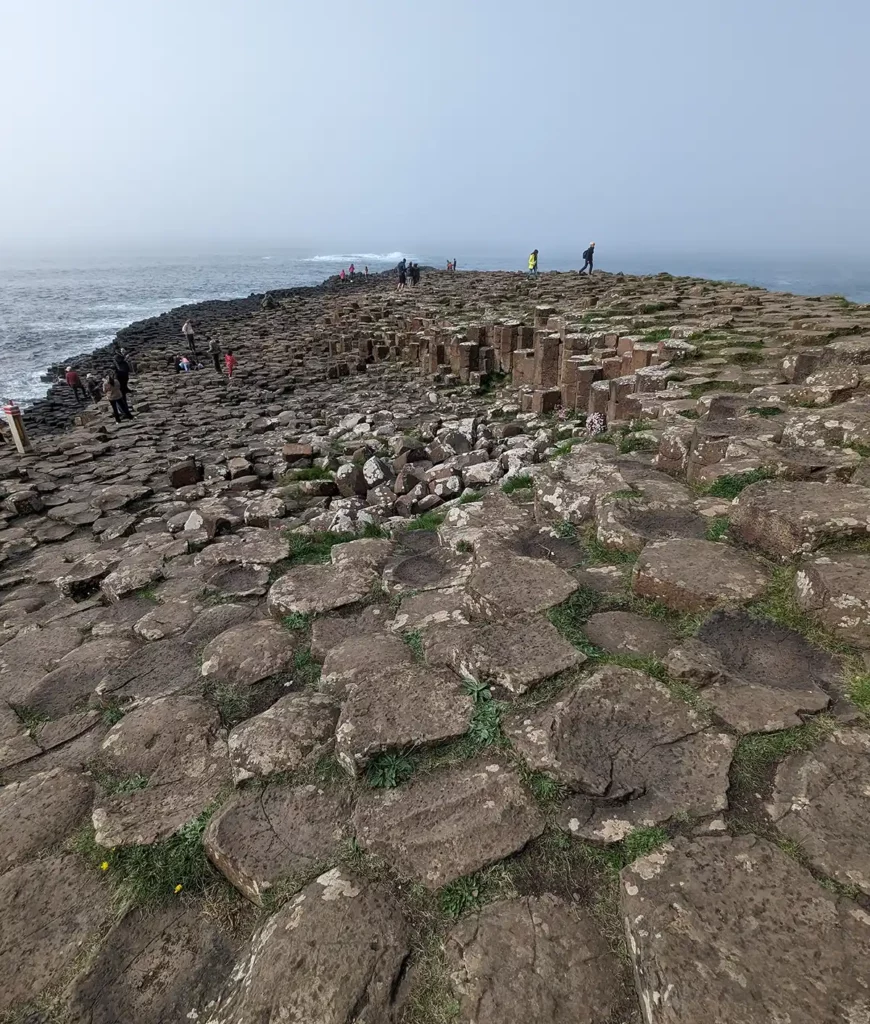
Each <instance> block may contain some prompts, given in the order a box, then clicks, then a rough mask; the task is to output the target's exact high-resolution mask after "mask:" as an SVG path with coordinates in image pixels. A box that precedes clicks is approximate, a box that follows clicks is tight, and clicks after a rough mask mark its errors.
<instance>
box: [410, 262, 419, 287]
mask: <svg viewBox="0 0 870 1024" xmlns="http://www.w3.org/2000/svg"><path fill="white" fill-rule="evenodd" d="M419 283H420V264H419V263H412V264H411V284H412V285H414V287H415V288H416V287H417V285H418V284H419Z"/></svg>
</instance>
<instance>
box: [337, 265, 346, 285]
mask: <svg viewBox="0 0 870 1024" xmlns="http://www.w3.org/2000/svg"><path fill="white" fill-rule="evenodd" d="M344 278H345V273H344V267H342V268H341V273H340V274H339V275H338V279H339V281H341V283H342V284H344Z"/></svg>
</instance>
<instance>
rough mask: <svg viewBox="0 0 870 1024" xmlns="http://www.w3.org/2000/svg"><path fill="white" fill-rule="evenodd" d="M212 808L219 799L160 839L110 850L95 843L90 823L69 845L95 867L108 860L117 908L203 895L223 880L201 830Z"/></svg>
mask: <svg viewBox="0 0 870 1024" xmlns="http://www.w3.org/2000/svg"><path fill="white" fill-rule="evenodd" d="M216 808H217V804H214V805H213V806H212V807H210V808H207V809H206V810H205V811H203V813H202V814H201V815H200V816H199V817H198V818H195V819H194V820H193V821H191V822H189V823H188V824H187V825H184V826H183V827H182V828H180V829H179V830H178V831H177V832H175V833H174V834H173V835H171V836H170V837H169V838H168V839H166V840H164V841H163V842H162V843H152V844H151V845H150V846H117V847H115V848H114V849H111V850H110V849H106V848H105V847H101V846H99V845H98V844H97V842H96V839H95V837H94V831H93V829H92V828H90V827H88V828H85V829H82V830H81V831H80V832H78V833H77V834H76V836H75V837H74V838H73V840H72V843H71V846H72V849H73V850H74V852H76V853H78V854H79V855H80V856H83V857H84V858H85V859H86V860H87V861H88V862H89V863H90V864H91V865H92V866H93V867H94V868H96V869H97V870H100V869H101V865H102V864H104V863H105V864H108V867H107V868H106V871H105V874H106V876H107V877H108V879H109V881H110V883H111V884H112V888H113V890H114V893H113V895H114V902H115V905H116V907H117V909H118V911H119V912H120V913H124V912H126V911H127V910H131V909H132V908H134V907H142V908H143V909H148V908H153V907H157V906H160V905H161V904H163V903H167V902H169V901H171V900H173V899H177V898H179V897H180V896H181V895H182V894H184V896H186V897H189V896H201V895H203V894H204V893H205V892H206V890H207V889H209V888H210V887H214V886H226V885H227V883H226V882H225V880H224V878H223V876H222V875H220V874H218V872H217V871H216V870H215V869H214V868H213V867H212V865H211V862H210V861H209V859H208V857H206V854H205V850H204V848H203V845H202V835H203V832H204V831H205V827H206V825H207V824H208V821H209V819H210V818H211V816H212V814H213V813H214V811H215V810H216ZM179 886H180V887H181V888H180V889H178V887H179ZM176 889H177V890H178V891H176Z"/></svg>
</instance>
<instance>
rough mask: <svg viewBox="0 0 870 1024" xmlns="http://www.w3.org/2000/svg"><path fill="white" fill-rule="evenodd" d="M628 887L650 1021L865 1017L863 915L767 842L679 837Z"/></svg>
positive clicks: (644, 861)
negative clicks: (785, 967)
mask: <svg viewBox="0 0 870 1024" xmlns="http://www.w3.org/2000/svg"><path fill="white" fill-rule="evenodd" d="M621 882H622V892H621V905H622V912H623V915H624V918H625V927H626V934H627V938H628V944H629V950H630V952H631V957H632V960H633V962H634V968H635V976H636V981H637V990H638V995H639V997H640V1001H641V1006H642V1007H643V1011H644V1017H645V1019H646V1020H647V1021H650V1022H655V1024H659V1022H661V1024H665V1022H667V1024H697V1022H698V1021H704V1020H723V1021H726V1020H727V1021H728V1022H729V1024H755V1022H756V1021H758V1020H760V1019H765V1018H766V1019H768V1020H777V1019H778V1020H783V1021H785V1020H787V1021H790V1022H791V1024H815V1022H816V1021H821V1020H829V1021H832V1022H833V1021H835V1020H843V1021H848V1020H853V1021H859V1020H861V1018H862V1017H866V1016H867V1014H868V1013H870V996H868V991H870V975H868V967H867V963H868V961H867V954H868V952H870V921H868V919H867V915H866V914H865V913H864V912H863V911H862V910H860V909H859V908H858V907H856V906H855V905H854V904H851V903H849V901H846V900H838V899H837V898H836V897H835V896H833V895H832V894H831V893H830V892H828V891H827V890H825V889H823V888H822V887H821V886H819V885H818V884H817V883H816V882H815V881H814V879H813V878H812V876H811V875H810V874H809V872H807V871H806V870H805V869H804V868H802V867H800V865H799V864H798V863H797V862H796V861H794V860H792V859H791V858H790V857H789V856H787V855H786V854H785V853H783V852H782V851H781V850H779V849H778V848H777V847H775V846H773V845H772V844H771V843H768V842H766V841H765V840H762V839H757V838H756V837H755V836H741V837H738V838H734V839H731V838H724V837H723V838H716V839H696V840H691V841H690V840H686V839H681V840H677V841H676V842H675V843H674V844H673V845H670V844H669V845H667V846H665V847H663V848H662V849H661V850H657V851H656V852H655V853H651V854H649V855H648V856H647V857H642V858H641V859H640V860H637V861H635V862H634V864H632V865H630V866H629V867H627V868H625V869H624V870H623V872H622V877H621ZM747 922H751V923H752V927H747ZM783 943H787V946H788V950H789V952H788V957H787V960H788V964H789V969H788V970H783V969H782V968H783V964H784V961H783V959H782V952H781V951H782V944H783Z"/></svg>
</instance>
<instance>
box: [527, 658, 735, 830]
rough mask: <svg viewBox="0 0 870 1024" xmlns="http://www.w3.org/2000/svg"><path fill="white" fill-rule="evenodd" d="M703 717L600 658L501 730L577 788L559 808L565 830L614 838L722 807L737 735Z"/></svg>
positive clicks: (540, 765)
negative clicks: (579, 679)
mask: <svg viewBox="0 0 870 1024" xmlns="http://www.w3.org/2000/svg"><path fill="white" fill-rule="evenodd" d="M705 725H706V723H705V722H704V720H703V719H702V718H701V716H700V715H698V714H697V713H696V712H695V711H693V710H692V709H691V708H690V707H688V705H686V704H684V703H683V702H682V701H680V700H678V699H676V698H674V697H672V696H671V694H670V693H669V692H668V690H667V688H666V687H665V686H663V685H662V684H661V683H659V682H657V681H656V680H655V679H652V678H650V677H649V676H647V675H644V674H643V673H642V672H638V671H635V670H634V669H624V668H616V667H606V668H602V669H599V670H598V671H597V672H595V673H594V674H593V675H592V676H590V677H589V678H588V680H587V681H586V682H585V684H584V685H582V686H580V687H579V688H578V689H576V690H574V691H573V693H571V695H570V696H569V697H568V698H567V699H564V700H559V701H557V702H556V703H555V704H554V705H553V706H552V707H551V708H546V709H544V710H543V711H540V712H536V713H535V714H533V715H531V716H529V717H527V718H524V719H523V720H522V721H520V722H519V723H518V724H516V725H514V726H512V727H510V728H509V729H508V735H509V736H510V737H511V738H512V739H513V741H514V743H515V745H516V747H517V749H518V750H519V752H520V753H521V754H522V755H523V757H524V758H525V759H526V761H527V762H528V763H529V764H530V765H531V766H532V767H534V768H537V769H539V770H542V771H548V772H552V773H554V774H555V775H557V776H558V777H559V778H560V779H562V780H563V781H564V782H565V783H566V784H567V786H568V788H569V789H570V790H571V792H572V793H573V794H576V795H575V796H569V797H568V799H567V801H566V805H565V807H564V809H563V812H562V815H561V816H562V818H563V819H564V820H565V821H566V822H567V827H568V828H569V830H570V831H571V832H573V833H575V834H577V835H580V836H584V837H586V838H589V839H594V840H596V841H598V842H605V843H612V842H617V841H619V840H620V839H623V838H624V837H625V836H626V835H627V834H628V833H629V832H630V831H631V830H632V829H633V828H636V827H639V826H649V825H656V824H659V823H660V822H664V821H669V820H670V819H672V818H673V817H674V816H677V815H704V814H712V813H714V812H716V811H721V810H723V809H724V808H726V807H727V806H728V800H727V795H726V794H727V791H728V769H729V767H730V765H731V755H732V753H733V750H734V739H733V737H731V736H728V735H727V734H725V733H721V732H717V731H716V730H715V729H710V728H706V727H705Z"/></svg>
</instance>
